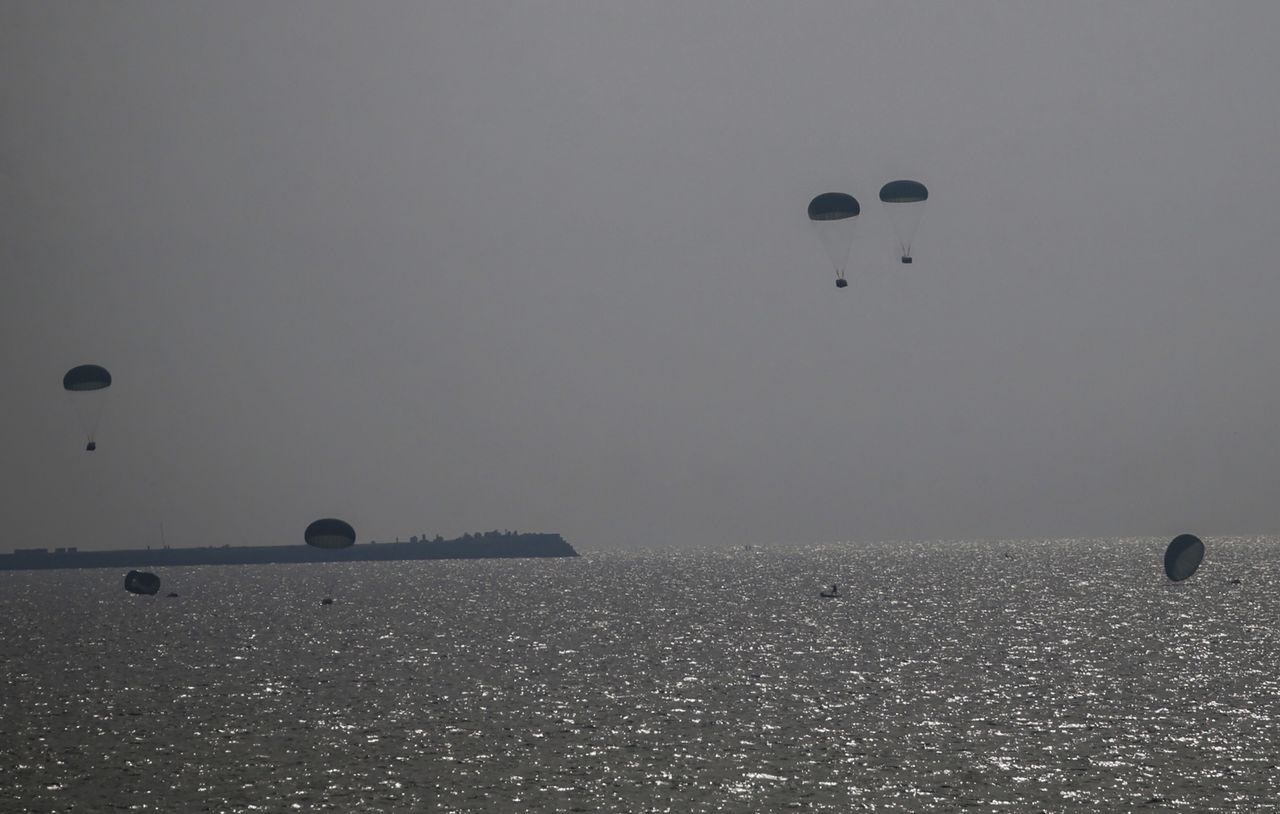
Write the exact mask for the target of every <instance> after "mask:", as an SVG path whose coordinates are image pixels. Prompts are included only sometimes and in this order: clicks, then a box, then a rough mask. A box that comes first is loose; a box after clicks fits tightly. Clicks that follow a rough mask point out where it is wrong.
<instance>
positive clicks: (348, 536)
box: [302, 517, 356, 550]
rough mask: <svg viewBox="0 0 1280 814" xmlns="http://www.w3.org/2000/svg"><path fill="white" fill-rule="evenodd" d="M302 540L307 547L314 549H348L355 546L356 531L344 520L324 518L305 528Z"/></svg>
mask: <svg viewBox="0 0 1280 814" xmlns="http://www.w3.org/2000/svg"><path fill="white" fill-rule="evenodd" d="M302 538H303V539H304V540H306V541H307V545H309V546H314V547H316V548H324V549H329V550H334V549H339V548H349V547H351V546H352V545H354V544H355V541H356V530H355V529H353V528H352V527H351V524H350V523H348V522H346V521H345V520H339V519H337V518H336V517H324V518H321V519H320V520H316V521H315V522H314V523H312V524H311V525H309V526H307V530H306V531H305V532H303V534H302Z"/></svg>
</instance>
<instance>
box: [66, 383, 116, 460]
mask: <svg viewBox="0 0 1280 814" xmlns="http://www.w3.org/2000/svg"><path fill="white" fill-rule="evenodd" d="M110 386H111V373H110V372H109V371H108V370H107V369H106V368H105V367H102V366H101V365H77V366H76V367H73V368H71V369H70V370H68V371H67V372H66V374H64V375H63V377H62V389H63V390H65V391H66V392H67V393H69V394H70V396H71V400H72V403H73V405H74V406H75V408H76V412H77V413H78V414H79V416H80V424H81V426H82V427H83V429H84V433H85V440H86V443H85V447H84V448H85V451H86V452H93V451H94V450H95V449H97V448H98V444H97V442H96V441H95V440H94V437H93V436H94V435H95V434H96V433H97V431H98V422H99V421H100V420H101V419H102V410H103V407H104V406H105V405H106V390H107V388H108V387H110Z"/></svg>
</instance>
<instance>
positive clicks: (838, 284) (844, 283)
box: [836, 277, 849, 288]
mask: <svg viewBox="0 0 1280 814" xmlns="http://www.w3.org/2000/svg"><path fill="white" fill-rule="evenodd" d="M848 284H849V281H848V280H846V279H845V278H843V277H841V278H840V279H839V280H836V288H844V287H845V286H847V285H848Z"/></svg>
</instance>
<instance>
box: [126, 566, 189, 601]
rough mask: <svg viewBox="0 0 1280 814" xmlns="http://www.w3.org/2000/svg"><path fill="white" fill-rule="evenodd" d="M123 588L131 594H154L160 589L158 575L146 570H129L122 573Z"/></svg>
mask: <svg viewBox="0 0 1280 814" xmlns="http://www.w3.org/2000/svg"><path fill="white" fill-rule="evenodd" d="M124 589H125V590H126V591H128V592H129V593H131V594H145V595H146V596H154V595H155V593H156V591H159V590H160V577H158V576H156V575H155V574H150V573H147V572H146V571H130V572H129V573H127V574H125V575H124ZM176 595H177V594H171V596H176Z"/></svg>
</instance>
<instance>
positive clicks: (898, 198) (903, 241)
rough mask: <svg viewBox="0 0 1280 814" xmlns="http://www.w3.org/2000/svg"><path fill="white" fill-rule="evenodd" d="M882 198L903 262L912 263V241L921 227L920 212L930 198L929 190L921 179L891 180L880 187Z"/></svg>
mask: <svg viewBox="0 0 1280 814" xmlns="http://www.w3.org/2000/svg"><path fill="white" fill-rule="evenodd" d="M880 200H881V201H882V202H883V203H884V204H885V210H886V211H887V212H888V213H889V223H890V224H891V225H892V226H893V231H894V233H895V234H896V235H897V236H898V247H899V248H900V249H901V250H902V262H904V263H910V262H912V259H911V241H912V239H914V238H915V235H916V229H918V228H920V213H921V211H922V210H923V208H924V202H925V201H927V200H929V190H928V189H926V188H925V185H924V184H922V183H920V182H919V181H890V182H889V183H887V184H885V185H884V186H882V187H880Z"/></svg>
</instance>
